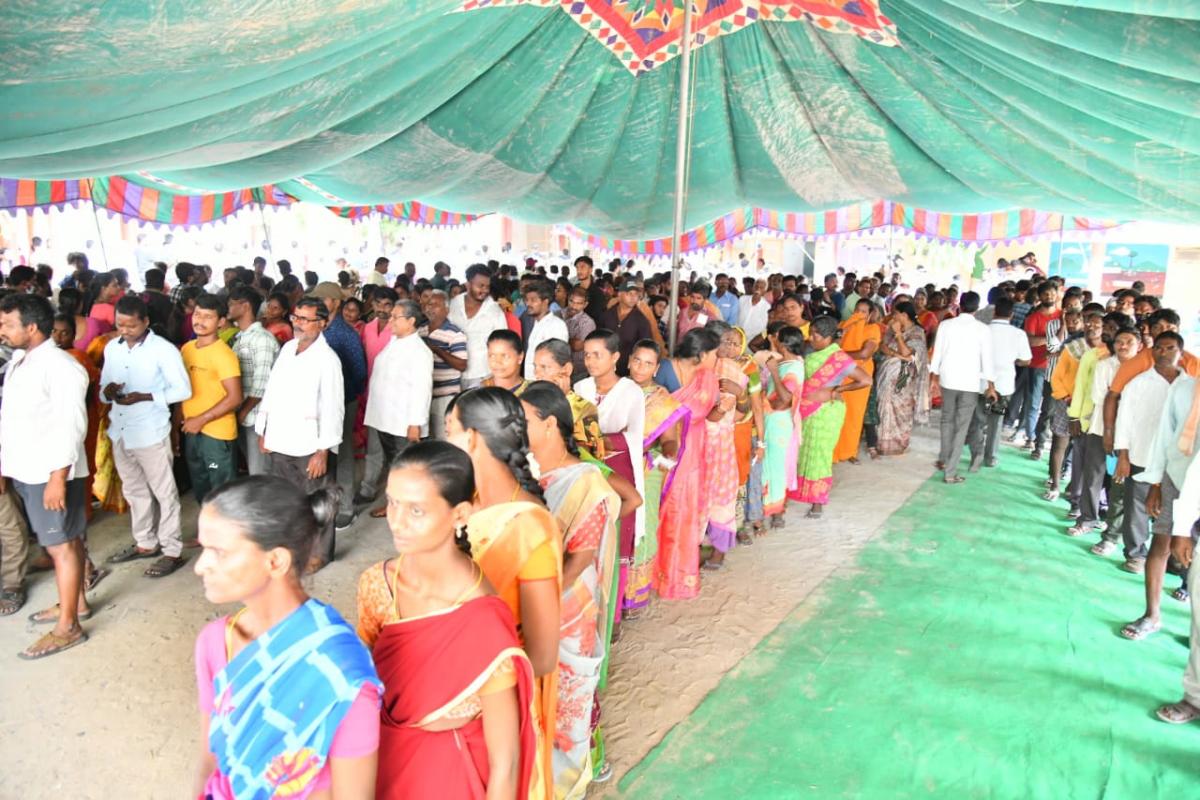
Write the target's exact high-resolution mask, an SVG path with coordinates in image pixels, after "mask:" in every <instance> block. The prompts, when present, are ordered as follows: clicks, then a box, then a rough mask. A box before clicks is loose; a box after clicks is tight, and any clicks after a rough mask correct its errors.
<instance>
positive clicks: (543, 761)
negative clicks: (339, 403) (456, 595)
mask: <svg viewBox="0 0 1200 800" xmlns="http://www.w3.org/2000/svg"><path fill="white" fill-rule="evenodd" d="M446 439H447V440H448V441H449V442H450V443H451V444H453V445H456V446H457V447H458V448H459V449H461V450H463V451H465V452H466V453H467V455H468V456H470V458H471V464H472V466H473V468H474V470H475V487H476V491H475V500H474V504H473V507H474V511H473V513H472V514H471V517H470V519H468V520H467V535H468V537H469V540H470V543H471V557H472V558H474V559H475V561H476V563H478V564H479V567H480V569H482V570H483V574H484V576H485V577H486V578H487V580H488V581H489V582H490V583H491V585H492V586H493V587H494V588H495V589H496V593H497V594H498V595H499V596H500V599H501V600H503V601H504V602H505V603H506V604H507V605H508V608H509V610H510V611H511V612H512V615H513V618H514V619H515V620H516V623H517V630H518V632H519V634H520V636H521V642H522V645H523V646H524V648H525V652H526V653H527V654H528V655H529V660H530V662H531V663H532V664H533V674H534V697H533V703H534V722H535V727H536V729H537V735H538V758H537V763H536V764H535V767H534V776H533V778H532V779H531V781H530V792H529V797H530V798H536V799H537V800H542V798H551V797H553V794H554V785H553V773H552V770H551V765H550V747H551V743H552V742H553V737H554V720H555V713H556V709H557V705H558V702H557V701H558V687H557V677H558V629H559V624H560V622H561V618H560V611H559V609H560V596H561V594H562V535H561V533H560V532H559V528H558V523H557V522H556V521H555V519H554V517H553V516H551V514H550V512H549V511H547V510H546V506H545V500H544V498H543V496H542V490H541V487H540V486H539V485H538V483H537V481H536V480H535V479H534V477H533V473H532V472H531V471H530V468H529V437H528V434H527V432H526V422H525V412H524V410H523V409H522V408H521V401H520V400H519V399H517V397H516V396H515V395H513V394H512V393H511V392H509V391H508V390H506V389H501V388H499V387H480V388H477V389H471V390H469V391H466V392H463V393H462V394H460V395H458V396H457V397H456V398H454V401H453V402H452V403H451V404H450V406H449V408H448V409H447V411H446Z"/></svg>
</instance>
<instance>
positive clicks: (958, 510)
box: [619, 452, 1200, 800]
mask: <svg viewBox="0 0 1200 800" xmlns="http://www.w3.org/2000/svg"><path fill="white" fill-rule="evenodd" d="M1023 455H1024V454H1023V453H1022V454H1017V453H1015V452H1008V453H1004V454H1003V455H1002V458H1001V468H999V469H996V470H985V471H984V473H983V474H980V475H971V476H970V477H969V479H968V481H967V482H966V483H965V484H962V485H960V486H946V485H944V484H943V483H942V482H941V481H940V479H939V480H931V481H928V482H926V483H925V484H924V485H923V486H922V487H921V488H920V489H919V490H918V491H917V492H916V494H914V495H913V497H912V498H910V499H909V501H908V502H907V503H906V504H905V505H904V506H902V507H901V508H900V509H899V510H898V511H897V512H896V513H895V514H893V515H892V517H891V518H889V519H888V521H887V523H886V525H885V528H884V530H883V531H882V532H880V534H879V535H878V536H877V537H876V538H875V539H874V540H873V541H872V542H871V543H870V544H868V545H867V547H866V548H865V549H864V551H863V552H862V554H861V556H860V559H859V563H858V564H856V565H854V566H852V567H848V568H846V569H843V570H841V571H839V573H837V574H835V576H834V577H832V578H831V579H830V580H829V581H828V582H827V583H826V585H825V586H824V587H823V595H822V598H821V599H819V600H817V601H816V606H815V614H814V613H812V612H813V610H814V609H812V608H809V607H807V606H808V604H806V605H805V606H802V607H801V608H799V609H797V610H796V611H794V612H793V613H792V614H791V615H790V616H789V617H788V618H787V619H786V620H784V622H783V623H782V624H781V625H780V626H779V628H778V629H776V630H775V631H774V632H773V633H772V634H771V635H770V636H768V637H767V638H766V639H765V640H763V642H762V643H761V644H760V645H759V646H758V648H757V649H756V650H755V651H754V652H752V653H751V654H750V655H749V656H747V657H746V658H745V659H744V660H743V661H742V663H741V664H739V665H738V667H737V668H736V669H734V670H733V671H731V672H730V673H729V674H728V675H726V676H725V678H724V679H723V680H722V681H721V683H720V685H719V686H718V687H717V689H716V690H715V691H714V692H713V693H712V694H710V695H709V696H708V697H707V698H706V699H705V700H704V702H703V703H702V704H701V705H700V706H699V708H697V709H696V711H695V712H693V714H692V715H691V716H690V717H689V718H688V719H687V720H686V721H684V722H683V723H682V724H680V725H679V726H677V727H676V728H675V729H674V730H672V731H671V733H670V734H669V735H668V736H667V738H666V739H665V740H664V742H663V743H662V744H661V745H660V746H659V747H658V748H656V749H655V750H654V751H653V752H651V753H650V755H649V756H647V757H646V759H645V760H644V761H643V762H642V763H641V764H639V765H638V766H637V767H636V768H635V769H634V770H633V771H632V772H630V773H629V774H628V775H626V776H625V777H624V778H623V779H622V780H621V782H620V784H619V789H620V790H621V795H622V796H627V797H634V796H636V797H637V798H639V800H652V799H653V798H676V797H679V798H683V797H686V798H710V797H711V798H734V797H736V798H790V797H814V798H825V797H829V798H843V797H845V798H851V797H852V798H908V797H954V798H1055V800H1066V799H1067V798H1138V800H1145V799H1146V798H1152V797H1163V798H1176V799H1177V800H1183V799H1184V798H1195V797H1198V796H1200V779H1198V778H1200V776H1198V774H1197V772H1198V769H1197V768H1198V767H1200V760H1198V759H1197V755H1198V754H1200V725H1192V726H1183V727H1176V726H1170V725H1167V724H1165V723H1162V722H1159V721H1158V720H1157V719H1155V718H1154V716H1153V711H1154V709H1155V708H1156V707H1157V705H1158V704H1160V703H1162V702H1164V701H1174V700H1177V699H1178V698H1179V697H1180V696H1181V687H1180V676H1181V674H1182V671H1183V668H1184V664H1185V662H1186V659H1187V636H1188V624H1189V617H1188V610H1187V607H1186V606H1185V605H1183V604H1180V603H1177V602H1176V601H1174V600H1172V599H1170V598H1169V597H1166V596H1165V595H1164V598H1163V630H1162V632H1160V633H1158V634H1155V635H1154V636H1152V637H1151V638H1149V639H1147V640H1144V641H1142V642H1129V641H1126V640H1124V639H1122V638H1120V636H1118V634H1117V630H1118V629H1119V627H1120V625H1121V624H1122V623H1124V622H1127V621H1129V620H1130V619H1133V618H1135V617H1137V616H1139V615H1140V614H1141V611H1142V606H1143V592H1142V580H1141V577H1140V576H1134V575H1130V574H1127V573H1125V572H1123V571H1121V570H1120V569H1118V564H1119V563H1120V559H1119V558H1118V557H1116V556H1115V555H1114V556H1113V557H1111V558H1109V559H1101V558H1098V557H1096V556H1094V555H1092V554H1091V553H1089V552H1088V548H1089V547H1090V546H1091V545H1092V544H1093V543H1094V542H1095V541H1096V537H1095V536H1089V537H1084V538H1081V539H1071V538H1068V537H1066V536H1064V535H1063V533H1062V532H1063V530H1065V528H1066V526H1067V524H1069V523H1068V522H1067V520H1065V519H1064V516H1063V512H1064V511H1065V505H1063V504H1059V503H1055V504H1050V503H1046V502H1045V501H1043V500H1041V499H1040V497H1039V494H1040V491H1041V490H1040V486H1041V481H1042V479H1043V478H1044V476H1045V462H1041V463H1036V464H1035V463H1034V462H1031V461H1029V460H1028V459H1026V458H1023V457H1022V456H1023ZM836 502H839V503H851V502H854V499H853V498H852V497H845V496H840V497H838V498H837V499H836ZM791 535H798V536H799V535H820V536H828V537H834V536H837V532H836V531H831V530H825V531H822V532H821V533H812V534H808V533H795V534H791ZM802 568H803V565H802V564H797V569H802ZM1178 582H1179V579H1178V578H1176V577H1174V576H1171V575H1168V576H1167V580H1166V590H1167V591H1170V590H1173V589H1174V588H1175V587H1176V586H1177V585H1178ZM810 602H811V601H810Z"/></svg>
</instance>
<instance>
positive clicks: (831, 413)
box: [788, 316, 871, 519]
mask: <svg viewBox="0 0 1200 800" xmlns="http://www.w3.org/2000/svg"><path fill="white" fill-rule="evenodd" d="M838 326H839V323H838V321H837V320H836V319H834V318H833V317H825V316H822V317H817V318H816V319H815V320H813V322H812V327H811V329H810V330H809V337H808V344H809V353H808V355H806V356H805V357H804V387H803V390H802V392H801V399H800V408H799V411H800V418H801V419H802V420H803V433H802V443H801V445H800V455H799V458H798V460H797V463H796V483H797V486H796V489H795V490H794V492H789V493H788V496H789V497H790V498H791V499H793V500H796V501H798V502H801V503H809V504H810V505H811V508H809V510H808V513H807V514H805V516H806V517H807V518H808V519H818V518H819V517H820V516H821V513H822V511H823V510H824V508H825V505H826V504H828V503H829V490H830V489H831V488H833V451H834V448H835V447H837V442H838V437H839V436H840V435H841V432H842V422H843V421H844V420H845V419H846V404H845V403H844V402H843V401H842V397H841V396H842V393H843V392H852V391H854V390H856V389H865V388H867V387H868V386H870V385H871V378H870V376H869V375H867V373H866V372H865V371H864V370H863V368H862V367H860V366H858V365H857V364H856V363H855V362H854V359H852V358H851V357H850V356H848V355H846V353H845V352H843V351H842V349H841V348H840V347H838V344H837V342H836V341H835V339H836V337H837V333H838Z"/></svg>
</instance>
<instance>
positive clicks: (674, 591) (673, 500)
mask: <svg viewBox="0 0 1200 800" xmlns="http://www.w3.org/2000/svg"><path fill="white" fill-rule="evenodd" d="M720 344H721V341H720V339H718V338H717V336H716V334H714V333H712V332H711V331H706V330H704V329H703V328H697V329H695V330H691V331H688V332H687V333H686V334H684V336H683V338H681V339H680V340H679V343H678V344H677V345H676V347H675V356H674V357H673V358H669V359H666V360H665V361H663V363H662V365H661V366H660V367H659V368H658V372H657V373H656V374H655V381H656V382H657V383H658V384H659V385H660V386H662V387H663V388H665V389H666V390H667V391H669V392H671V396H672V397H673V398H674V399H675V400H676V401H677V402H678V403H679V404H680V405H682V406H684V407H686V408H687V409H688V411H689V412H690V419H691V421H692V422H691V424H690V425H689V426H688V430H687V436H686V438H685V439H684V440H683V443H682V447H681V453H680V460H679V464H678V466H676V467H675V473H674V478H673V480H672V481H671V487H670V489H669V490H668V491H667V493H666V494H665V495H664V496H663V498H662V502H661V503H660V505H659V511H658V514H659V518H658V564H657V567H656V569H655V577H654V585H655V588H656V589H657V590H658V594H659V596H660V597H664V598H667V599H670V600H689V599H691V598H693V597H695V596H696V595H697V594H699V593H700V539H701V537H702V536H703V535H704V530H705V528H706V527H707V525H708V517H707V513H706V508H707V505H708V504H707V503H706V502H705V501H704V500H703V499H702V498H703V493H704V485H705V465H704V450H705V442H706V438H707V428H706V426H705V425H704V424H702V422H701V420H705V419H708V418H709V417H710V416H715V417H718V418H719V417H720V416H721V415H722V414H724V411H723V410H722V409H721V408H720V407H719V406H718V405H717V401H718V399H719V396H720V386H719V383H718V381H717V373H716V364H717V348H718V347H719V346H720Z"/></svg>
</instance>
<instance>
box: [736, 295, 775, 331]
mask: <svg viewBox="0 0 1200 800" xmlns="http://www.w3.org/2000/svg"><path fill="white" fill-rule="evenodd" d="M770 313H771V304H770V303H768V302H767V298H765V297H760V298H758V302H757V303H755V302H754V297H753V296H752V295H746V296H745V297H743V298H742V299H740V300H739V301H738V327H739V328H741V329H742V330H743V331H745V332H746V341H750V340H751V339H753V338H754V337H755V336H758V335H759V334H760V333H763V332H764V331H766V329H767V316H768V315H769V314H770Z"/></svg>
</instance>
